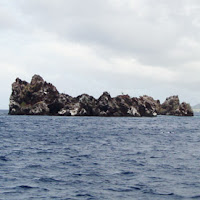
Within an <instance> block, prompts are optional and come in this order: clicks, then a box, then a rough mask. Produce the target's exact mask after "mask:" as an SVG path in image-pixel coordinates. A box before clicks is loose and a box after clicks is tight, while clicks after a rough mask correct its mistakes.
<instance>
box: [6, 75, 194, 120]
mask: <svg viewBox="0 0 200 200" xmlns="http://www.w3.org/2000/svg"><path fill="white" fill-rule="evenodd" d="M9 114H11V115H61V116H133V117H142V116H148V117H152V116H157V115H176V116H193V111H192V109H191V107H190V105H189V104H187V103H181V104H180V103H179V98H178V96H172V97H169V98H167V99H166V101H165V102H164V103H163V104H160V101H159V100H154V99H153V98H152V97H149V96H146V95H145V96H142V97H139V98H136V97H133V98H131V97H130V96H128V95H119V96H117V97H114V98H112V97H111V96H110V94H109V93H108V92H104V93H103V94H102V95H101V96H100V97H99V98H98V99H95V98H94V97H92V96H89V95H87V94H82V95H80V96H78V97H71V96H69V95H66V94H60V93H59V92H58V91H57V89H56V87H55V86H53V85H52V84H50V83H47V82H46V81H44V80H43V78H42V77H40V76H39V75H34V76H33V77H32V80H31V82H30V83H28V82H26V81H22V80H20V79H19V78H17V79H16V81H15V82H14V83H13V84H12V94H11V96H10V105H9Z"/></svg>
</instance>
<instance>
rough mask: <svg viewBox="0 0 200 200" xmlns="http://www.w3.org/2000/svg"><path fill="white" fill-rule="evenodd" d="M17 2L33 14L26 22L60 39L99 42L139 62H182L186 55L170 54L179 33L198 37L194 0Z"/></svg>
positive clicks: (27, 13) (96, 43)
mask: <svg viewBox="0 0 200 200" xmlns="http://www.w3.org/2000/svg"><path fill="white" fill-rule="evenodd" d="M19 2H20V3H19V6H20V8H21V9H22V11H23V12H24V13H25V14H26V15H28V16H32V22H31V23H33V24H36V25H37V26H39V27H40V28H44V29H45V30H47V31H51V32H54V33H55V34H58V35H59V36H60V37H63V39H67V40H72V41H76V42H80V43H86V44H89V45H99V46H100V47H104V48H108V49H110V50H111V52H113V53H114V54H118V55H121V54H126V55H132V56H135V57H137V58H138V59H139V60H140V61H141V62H142V63H144V64H151V65H160V66H163V67H165V66H167V67H172V65H173V63H174V62H175V63H178V64H182V63H183V62H185V60H186V57H184V58H182V57H180V58H179V56H175V57H173V55H171V52H172V51H173V50H174V49H175V48H176V47H177V45H178V43H179V41H180V39H181V38H184V37H189V38H192V39H194V40H195V41H196V42H197V43H199V42H200V38H199V34H198V31H199V26H198V25H197V23H198V20H199V19H200V14H199V13H200V12H197V11H199V9H200V8H199V6H200V3H199V2H197V1H186V0H183V1H180V0H176V1H173V2H171V1H167V2H166V1H159V2H158V1H155V0H151V1H147V0H143V1H140V2H142V3H141V5H140V7H138V8H137V7H136V9H135V10H134V9H131V8H129V7H128V6H130V5H129V4H130V2H131V1H125V2H128V3H129V4H128V3H127V4H124V5H123V6H122V7H121V8H116V6H115V5H114V2H115V1H109V0H103V1H98V0H86V1H78V0H73V1H72V0H65V1H64V0H57V1H52V0H48V1H47V0H43V1H39V0H30V1H24V0H23V1H22V0H21V1H19ZM132 2H134V1H132ZM135 2H138V1H135ZM132 5H133V6H134V3H132ZM190 5H192V6H190ZM142 6H144V7H142ZM187 6H188V7H187ZM186 8H188V10H187V9H186ZM138 9H139V10H138ZM140 10H141V12H140ZM195 21H196V24H195ZM183 48H187V46H185V47H184V46H183ZM181 50H182V49H181ZM184 51H185V52H187V49H184ZM193 58H196V55H190V56H187V61H190V60H192V59H193Z"/></svg>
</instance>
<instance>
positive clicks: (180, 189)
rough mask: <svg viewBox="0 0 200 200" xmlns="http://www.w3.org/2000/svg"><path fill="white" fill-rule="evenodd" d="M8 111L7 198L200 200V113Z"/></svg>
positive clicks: (3, 172) (4, 144) (2, 191)
mask: <svg viewBox="0 0 200 200" xmlns="http://www.w3.org/2000/svg"><path fill="white" fill-rule="evenodd" d="M7 112H8V111H0V200H29V199H30V200H32V199H34V200H35V199H48V200H49V199H53V200H56V199H59V200H82V199H83V200H103V199H105V200H121V199H122V200H129V199H130V200H134V199H136V200H165V199H167V200H169V199H170V200H171V199H172V200H175V199H200V114H197V113H196V114H195V116H194V117H174V116H158V117H155V118H148V117H142V118H132V117H124V118H123V117H56V116H9V115H7Z"/></svg>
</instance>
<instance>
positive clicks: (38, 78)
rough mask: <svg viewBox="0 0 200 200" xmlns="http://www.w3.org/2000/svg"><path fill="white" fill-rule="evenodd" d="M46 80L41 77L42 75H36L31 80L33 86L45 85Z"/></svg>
mask: <svg viewBox="0 0 200 200" xmlns="http://www.w3.org/2000/svg"><path fill="white" fill-rule="evenodd" d="M44 82H45V81H44V79H43V78H42V77H41V76H40V75H36V74H35V75H34V76H33V77H32V79H31V83H30V84H31V85H35V84H38V83H39V84H40V83H44Z"/></svg>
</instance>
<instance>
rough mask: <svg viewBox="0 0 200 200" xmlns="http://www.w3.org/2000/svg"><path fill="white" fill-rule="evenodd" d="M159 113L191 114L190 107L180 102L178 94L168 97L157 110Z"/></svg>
mask: <svg viewBox="0 0 200 200" xmlns="http://www.w3.org/2000/svg"><path fill="white" fill-rule="evenodd" d="M158 113H159V114H160V115H175V116H193V115H194V114H193V111H192V108H191V106H190V105H189V104H187V103H185V102H183V103H181V104H180V101H179V98H178V96H171V97H168V98H167V99H166V100H165V102H164V103H163V104H161V105H160V109H159V110H158Z"/></svg>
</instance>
